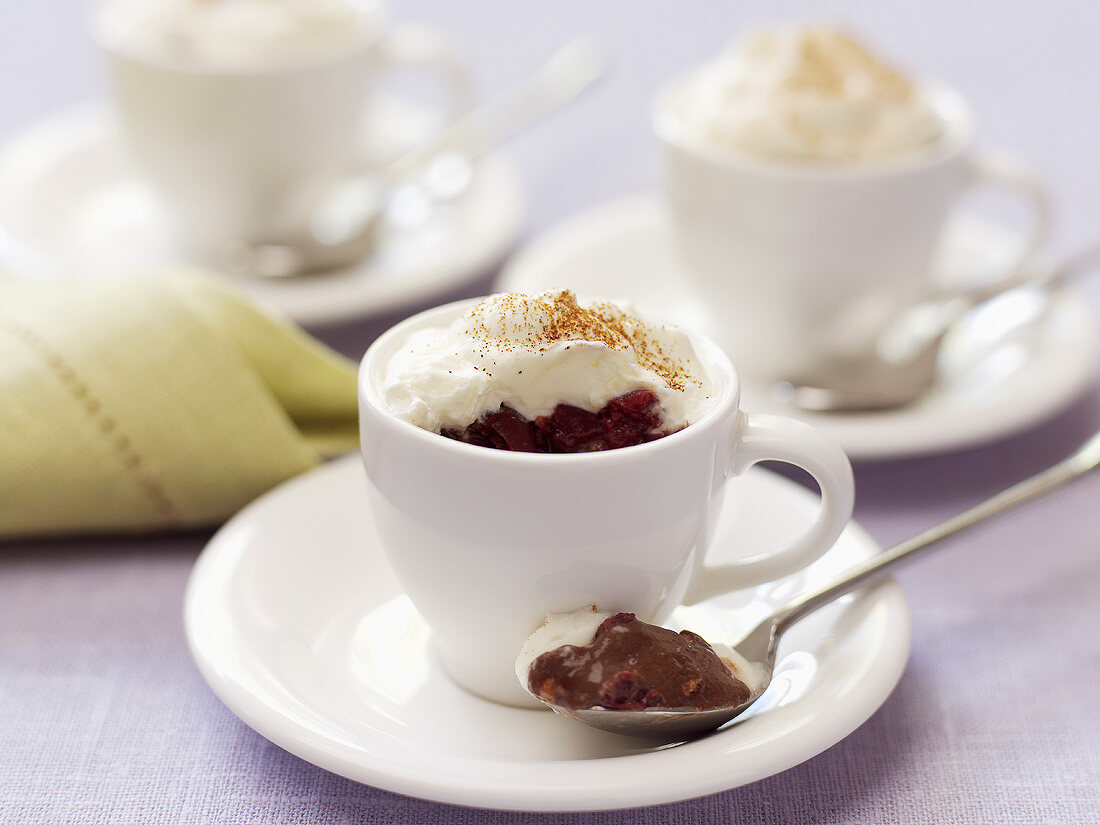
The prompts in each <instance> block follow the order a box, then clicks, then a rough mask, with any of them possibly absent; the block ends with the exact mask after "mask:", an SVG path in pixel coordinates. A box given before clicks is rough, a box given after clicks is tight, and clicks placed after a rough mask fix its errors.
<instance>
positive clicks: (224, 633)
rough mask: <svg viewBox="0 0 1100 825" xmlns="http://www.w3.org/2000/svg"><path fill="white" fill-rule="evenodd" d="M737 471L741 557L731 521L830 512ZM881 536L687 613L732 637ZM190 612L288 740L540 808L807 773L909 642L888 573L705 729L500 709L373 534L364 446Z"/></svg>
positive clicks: (229, 552) (248, 512) (812, 630)
mask: <svg viewBox="0 0 1100 825" xmlns="http://www.w3.org/2000/svg"><path fill="white" fill-rule="evenodd" d="M731 483H733V484H736V485H738V487H739V491H738V492H739V496H740V497H742V498H740V499H739V500H740V501H743V502H744V506H742V507H739V508H738V512H737V513H733V512H724V513H723V515H722V519H721V522H720V529H719V533H718V536H719V540H718V543H717V544H716V551H719V552H717V555H718V556H722V555H732V554H731V553H729V548H730V547H731V546H732V542H731V541H730V539H729V538H728V536H729V535H730V531H732V530H736V531H738V535H739V536H744V537H745V541H746V542H747V543H748V544H752V545H754V546H758V547H759V546H768V545H766V544H763V542H779V541H782V540H783V539H784V538H785V537H788V536H790V535H793V533H794V532H797V531H800V530H802V529H803V528H804V526H805V525H806V523H808V521H809V519H810V518H811V517H812V516H813V514H814V513H815V512H816V507H817V502H816V499H815V497H813V496H811V495H810V494H808V493H807V492H806V491H805V490H803V489H802V488H801V487H798V486H796V485H795V484H793V483H792V482H789V481H786V480H784V479H782V478H779V477H778V476H775V475H772V474H770V473H767V472H765V471H763V470H753V471H750V473H749V474H747V475H746V476H744V477H742V478H739V479H736V480H735V481H733V482H731ZM781 514H782V515H781ZM723 537H725V538H723ZM758 542H759V543H758ZM723 549H724V550H726V552H725V553H722V552H720V551H721V550H723ZM878 549H879V548H878V547H877V545H876V544H875V543H874V541H873V540H872V539H871V538H870V537H869V536H867V534H866V533H864V532H863V530H862V529H860V528H859V527H858V526H856V525H852V526H850V527H849V528H848V529H847V530H846V531H845V533H844V535H843V536H842V537H841V539H840V541H838V543H837V544H836V546H835V547H834V548H833V549H832V550H830V551H829V552H828V553H827V554H826V555H825V557H824V558H822V559H821V560H819V561H818V562H817V563H816V564H815V565H813V566H812V567H810V568H808V569H807V570H806V571H803V573H802V574H799V576H797V577H794V578H793V579H788V580H784V581H781V582H778V583H774V584H772V585H768V586H766V587H763V588H760V589H758V590H757V591H756V592H755V593H753V592H745V593H737V594H732V595H730V596H727V597H723V598H722V599H718V600H714V601H712V602H708V603H706V604H704V605H700V606H696V607H694V608H690V609H685V608H682V609H681V610H680V611H678V614H677V617H676V618H677V620H678V621H679V622H680V623H681V626H683V625H684V624H687V625H690V626H691V627H693V628H695V629H697V630H698V631H699V632H701V633H703V634H704V635H705V636H706V637H707V638H710V639H712V640H715V641H729V640H730V639H731V638H735V637H737V636H738V634H740V633H742V632H744V631H745V630H746V629H747V628H748V627H750V626H752V625H753V624H755V622H756V621H758V620H759V619H761V618H763V616H764V615H766V613H767V612H769V611H770V608H771V607H772V606H773V605H776V604H778V603H780V602H782V601H786V600H787V599H789V598H790V597H791V596H792V595H793V594H794V592H795V590H796V588H799V587H802V586H805V585H808V584H812V583H817V582H821V581H823V580H824V579H825V578H826V577H831V576H832V575H835V573H836V572H837V571H839V570H840V569H841V568H843V567H846V566H848V565H850V564H852V563H854V562H856V561H858V560H861V559H864V558H866V557H868V556H870V555H872V554H874V553H876V552H878ZM185 625H186V631H187V636H188V639H189V641H190V644H191V649H192V652H193V654H194V656H195V660H196V661H197V663H198V666H199V669H200V670H201V671H202V674H203V676H204V677H205V678H206V681H207V682H208V683H209V684H210V686H211V687H212V688H213V689H214V692H215V693H217V695H218V696H219V697H220V698H221V699H222V701H224V702H225V704H226V705H227V706H228V707H229V708H230V709H231V710H232V711H233V712H234V713H236V714H237V715H238V716H240V718H241V719H243V720H244V721H245V722H246V723H247V724H249V725H250V726H252V727H253V728H254V729H255V730H257V731H258V732H259V733H261V734H263V735H264V736H265V737H267V738H268V739H270V740H271V741H272V742H274V743H276V744H277V745H280V746H282V747H283V748H285V749H286V750H288V751H290V752H291V753H294V754H296V755H298V756H300V757H301V758H303V759H306V760H308V761H310V762H312V763H314V764H316V765H319V766H321V767H323V768H326V769H328V770H330V771H333V772H335V773H337V774H340V775H343V776H345V777H348V778H350V779H354V780H357V781H360V782H365V783H368V784H371V785H375V786H377V787H380V788H385V789H387V790H391V791H396V792H398V793H402V794H407V795H410V796H417V797H422V798H425V799H431V800H437V801H442V802H450V803H455V804H460V805H476V806H480V807H487V808H504V809H513V810H532V811H557V810H595V809H612V808H628V807H633V806H639V805H652V804H659V803H664V802H673V801H676V800H680V799H687V798H692V797H696V796H702V795H705V794H709V793H714V792H717V791H721V790H725V789H728V788H733V787H736V786H739V785H742V784H746V783H749V782H753V781H755V780H758V779H762V778H764V777H766V776H770V775H772V774H774V773H777V772H779V771H782V770H785V769H787V768H790V767H792V766H794V765H797V764H798V763H800V762H803V761H804V760H806V759H809V758H810V757H812V756H814V755H815V754H817V753H820V752H821V751H823V750H825V749H826V748H828V747H830V746H831V745H833V744H834V743H836V742H837V741H839V740H840V739H842V738H843V737H845V736H847V735H848V734H849V733H851V732H852V731H853V730H855V729H856V728H857V727H858V726H859V725H860V724H862V723H863V722H864V721H865V720H866V719H867V718H868V717H869V716H870V715H871V714H872V713H873V712H874V711H875V709H876V708H878V707H879V706H880V705H881V704H882V702H883V701H884V700H885V699H886V697H887V696H888V695H889V693H890V691H891V690H892V689H893V687H894V685H895V683H896V682H897V680H898V678H899V677H900V675H901V673H902V670H903V669H904V667H905V662H906V658H907V656H908V651H909V611H908V606H907V603H906V600H905V596H904V594H903V593H902V591H901V589H900V588H899V587H898V585H897V584H896V583H894V582H892V581H887V582H883V583H882V584H880V585H878V586H876V587H875V588H873V589H870V590H866V591H864V592H862V593H860V594H857V595H855V596H850V597H847V598H846V599H844V600H842V601H840V602H837V603H835V604H833V605H831V606H830V607H828V608H825V609H823V610H821V611H819V612H818V613H817V614H815V615H813V616H811V617H809V618H807V619H806V620H805V621H803V622H802V623H801V624H799V625H798V626H797V627H795V628H794V629H792V631H791V632H790V634H789V636H788V638H787V639H785V640H784V646H783V647H782V648H781V650H780V662H779V666H778V668H777V671H776V680H775V682H774V683H773V685H772V689H770V690H769V691H768V692H767V693H766V694H765V696H764V697H762V698H761V700H760V704H761V707H760V710H759V711H757V712H756V713H754V714H753V715H752V716H751V718H747V719H745V720H744V721H743V722H741V723H739V724H736V725H733V726H730V727H728V728H726V729H724V730H722V731H720V732H718V733H716V734H714V735H712V736H709V737H707V738H704V739H701V740H698V741H695V742H692V743H689V744H685V745H680V746H677V747H672V748H666V749H654V750H647V749H643V748H638V747H636V746H635V745H634V744H633V742H632V741H631V740H629V739H625V738H622V737H618V736H616V735H614V734H609V733H601V732H598V731H595V730H591V729H589V728H587V727H585V726H583V725H581V724H580V723H577V722H573V721H571V720H566V719H562V718H561V717H557V716H555V715H553V714H551V713H550V712H549V711H540V710H521V709H518V708H510V707H504V706H501V705H495V704H492V703H490V702H487V701H485V700H482V699H478V698H476V697H474V696H472V695H470V694H467V693H465V692H464V691H462V690H461V689H459V688H457V687H456V686H454V685H453V684H452V683H451V682H450V681H449V680H448V679H447V678H446V677H445V676H444V675H443V674H442V672H441V670H440V667H439V665H438V664H437V663H436V661H435V659H434V657H433V656H432V655H431V653H430V651H429V649H428V647H427V641H428V636H427V630H426V629H425V627H424V625H423V624H422V622H421V620H420V619H419V617H418V615H417V614H416V612H415V611H414V610H413V608H412V607H411V605H410V604H409V602H408V600H407V599H406V598H405V597H404V596H403V595H402V594H401V588H400V587H399V586H398V584H397V583H396V581H395V580H394V578H393V574H392V573H391V572H390V569H389V567H388V566H387V564H386V562H385V561H384V559H383V557H382V554H381V550H380V549H379V547H378V545H377V544H376V540H375V538H374V535H373V530H372V526H371V519H370V515H369V513H368V511H367V508H366V482H365V478H364V475H363V470H362V465H361V463H360V460H359V458H358V456H349V457H346V458H344V459H341V460H339V461H336V462H334V463H332V464H329V465H327V466H325V467H322V468H321V469H319V470H315V471H313V472H311V473H309V474H308V475H306V476H303V477H301V478H299V479H297V480H294V481H291V482H289V483H287V484H286V485H284V486H282V487H280V488H279V489H277V490H275V491H273V492H272V493H269V494H268V495H266V496H264V497H263V498H262V499H260V500H259V501H257V502H255V503H254V504H252V505H251V506H249V507H247V508H246V509H245V510H243V511H242V512H241V513H240V514H238V515H237V516H236V517H234V518H233V519H232V520H231V521H230V522H229V523H228V524H226V525H225V526H224V527H223V528H222V529H221V530H220V531H219V532H218V533H217V535H215V536H214V538H213V539H212V540H211V541H210V543H209V544H208V545H207V547H206V549H205V550H204V551H203V553H202V555H201V556H200V558H199V560H198V562H197V564H196V565H195V569H194V572H193V573H192V576H191V581H190V583H189V586H188V590H187V595H186V600H185Z"/></svg>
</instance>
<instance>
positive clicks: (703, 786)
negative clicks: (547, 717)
mask: <svg viewBox="0 0 1100 825" xmlns="http://www.w3.org/2000/svg"><path fill="white" fill-rule="evenodd" d="M358 463H359V459H358V456H356V455H354V454H353V455H349V456H346V457H344V458H342V459H337V460H336V461H334V462H331V463H330V464H328V465H324V466H322V467H321V468H318V469H316V470H314V471H311V472H309V473H307V474H305V475H303V476H300V477H298V478H296V479H292V480H291V481H289V482H287V483H285V484H283V485H280V487H278V488H276V489H275V490H272V491H270V492H269V493H267V494H265V495H264V496H262V497H261V498H260V499H258V500H257V501H255V502H253V503H252V504H250V505H249V506H248V507H246V508H245V509H244V510H242V511H241V512H240V513H238V514H237V515H236V516H234V517H233V518H232V519H231V520H230V521H229V522H227V523H226V525H225V526H223V528H222V529H221V530H219V531H218V533H217V534H215V536H213V537H212V538H211V540H210V541H209V543H208V544H207V546H206V548H205V549H204V550H203V552H202V554H201V555H200V557H199V559H198V561H197V562H196V564H195V568H194V570H193V571H192V574H191V577H190V579H189V581H188V585H187V590H186V594H185V599H184V627H185V633H186V637H187V642H188V646H189V649H190V650H191V653H192V656H193V658H194V659H195V662H196V664H197V666H198V669H199V671H200V673H201V674H202V676H203V678H204V679H205V680H206V682H207V683H208V685H209V686H210V687H211V689H212V690H213V692H214V693H215V694H216V695H217V696H218V697H219V698H220V699H221V700H222V702H223V703H224V704H225V705H226V707H227V708H229V710H231V711H232V712H233V713H234V714H236V715H237V716H238V717H239V718H241V719H242V721H244V722H245V723H246V724H248V725H249V726H250V727H252V728H253V729H254V730H255V731H257V732H258V733H260V734H261V735H262V736H264V737H265V738H268V739H269V740H270V741H272V742H274V743H275V744H277V745H279V746H280V747H282V748H284V749H286V750H287V751H289V752H290V753H292V754H295V755H297V756H299V757H300V758H303V759H305V760H306V761H308V762H311V763H313V764H315V765H317V766H319V767H321V768H323V769H325V770H329V771H331V772H333V773H336V774H338V775H340V776H343V777H345V778H348V779H351V780H353V781H357V782H362V783H365V784H369V785H373V786H375V787H379V788H382V789H385V790H388V791H392V792H395V793H399V794H404V795H408V796H413V797H417V798H421V799H426V800H431V801H435V802H443V803H448V804H457V805H465V806H474V807H483V808H493V809H498V810H516V811H542V812H551V811H595V810H618V809H626V808H634V807H641V806H648V805H658V804H666V803H671V802H677V801H682V800H686V799H692V798H697V797H700V796H705V795H709V794H713V793H718V792H721V791H725V790H729V789H732V788H734V787H739V786H741V785H744V784H748V783H750V782H754V781H758V780H760V779H764V778H766V777H768V776H771V775H774V774H776V773H779V772H782V771H784V770H787V769H789V768H791V767H794V766H795V765H797V764H800V763H801V762H803V761H805V760H807V759H810V758H812V757H813V756H816V755H817V754H819V753H821V752H822V751H824V750H826V749H828V748H829V747H831V746H832V745H834V744H836V743H837V742H839V741H840V740H841V739H843V738H845V737H846V736H848V735H850V734H851V733H852V732H853V731H854V730H856V729H857V728H858V727H859V726H860V725H862V724H863V722H865V721H866V720H867V719H868V718H869V717H870V716H871V715H872V714H873V713H874V712H875V711H876V710H877V709H878V708H879V707H881V705H882V703H883V702H885V700H886V699H887V697H888V696H889V695H890V693H891V692H892V691H893V689H894V687H895V686H896V684H897V682H898V680H899V679H900V678H901V675H902V673H903V672H904V670H905V666H906V663H907V661H908V656H909V649H910V643H911V636H912V633H911V615H910V611H909V607H908V602H907V600H906V597H905V595H904V593H903V591H902V590H901V588H900V586H899V585H898V584H897V583H896V582H895V581H893V580H892V579H887V580H884V581H883V582H881V583H879V584H877V585H875V586H874V587H875V590H874V591H868V593H869V595H868V597H869V598H875V599H877V601H876V602H875V607H876V608H881V607H884V608H885V613H886V617H885V618H883V619H881V620H876V625H875V627H876V628H879V629H880V634H881V637H882V639H883V642H882V643H881V644H880V645H879V647H878V650H877V651H876V653H875V655H874V656H873V657H870V658H869V659H867V660H866V662H867V664H865V665H864V667H866V666H868V664H873V665H874V668H875V671H876V678H875V679H870V678H864V679H862V680H861V681H860V684H859V686H858V688H856V692H855V693H854V694H853V695H852V697H851V701H850V702H848V703H847V704H846V706H845V707H843V708H841V709H840V710H839V711H838V712H835V713H833V714H832V720H833V721H832V722H831V723H830V724H829V725H828V726H827V727H826V728H825V729H824V730H822V729H821V728H820V723H819V722H816V721H811V722H810V723H809V727H808V731H809V735H808V736H807V727H806V723H805V721H802V722H800V723H799V724H797V725H795V726H794V727H796V728H797V729H798V731H797V733H796V734H794V740H793V741H789V740H786V738H785V737H775V738H773V739H772V740H769V741H772V742H775V741H776V740H778V743H779V744H778V746H777V747H775V748H773V750H777V751H779V753H777V754H776V753H773V754H772V758H771V759H770V760H758V761H757V762H756V763H755V764H754V766H753V770H751V771H747V772H744V771H743V772H742V773H741V775H740V776H737V777H736V778H735V779H732V780H731V779H730V778H729V777H730V776H731V775H733V773H736V771H734V772H733V773H731V771H730V770H728V768H729V766H728V765H727V766H726V768H727V770H724V771H716V770H715V771H711V772H709V773H708V772H706V771H703V772H701V773H700V774H696V775H694V778H693V779H685V777H684V776H682V775H679V776H677V781H676V782H675V783H669V784H665V783H654V782H653V781H652V776H653V770H655V769H659V768H660V765H661V763H662V762H663V763H664V764H665V765H666V766H668V765H669V763H668V762H667V760H668V759H669V754H672V756H671V758H672V760H673V763H672V764H673V765H675V764H679V762H680V761H681V760H683V759H687V760H690V761H691V762H694V759H692V758H691V756H690V755H687V754H685V752H684V750H683V749H672V750H664V751H661V750H658V751H650V752H644V753H636V754H629V755H625V756H612V757H604V758H601V759H596V760H592V759H575V760H543V761H520V760H509V759H507V758H504V759H500V760H488V759H486V758H484V757H479V756H475V755H470V756H465V757H464V756H461V755H456V754H446V753H442V754H440V753H439V752H437V753H436V754H435V758H436V759H437V764H445V763H447V762H450V763H452V765H461V764H462V763H470V762H477V763H479V767H480V766H484V765H493V766H495V772H494V771H493V770H489V771H487V774H488V777H487V779H486V780H482V781H481V782H480V783H476V782H475V783H471V782H470V778H469V777H463V776H461V775H460V774H459V773H458V772H457V771H452V774H450V775H444V772H441V771H435V772H434V773H432V775H431V776H430V777H429V778H425V775H424V772H423V771H419V772H418V771H416V770H414V769H412V768H406V767H405V766H404V765H401V764H398V763H397V761H396V760H394V761H391V762H386V761H385V754H383V753H382V752H381V751H376V752H375V753H374V754H373V756H372V757H371V758H370V759H367V760H364V759H363V753H362V750H360V751H358V752H356V751H354V749H352V748H351V747H350V746H344V747H343V748H341V747H340V746H339V743H334V742H333V741H332V739H330V738H326V737H325V736H324V735H323V733H317V732H315V731H310V730H308V729H306V728H304V727H303V726H302V724H301V723H300V722H296V721H295V720H294V719H293V717H292V716H291V715H289V714H288V712H287V710H286V708H285V707H284V708H274V707H270V706H267V705H265V704H264V703H263V702H262V701H261V702H258V701H257V696H256V695H254V694H253V693H251V692H249V691H248V690H247V689H246V688H245V687H244V686H243V685H239V684H237V683H235V682H234V681H233V680H232V678H231V677H230V675H229V674H227V673H225V672H223V671H222V670H221V669H220V668H219V666H218V661H217V657H216V656H214V655H212V653H211V651H208V650H205V649H204V648H203V645H202V644H201V643H200V641H199V640H200V638H201V635H202V634H201V623H202V615H201V607H202V603H203V601H204V600H205V599H206V598H208V597H209V596H210V585H209V582H210V581H211V580H212V579H214V578H222V579H224V578H225V577H224V576H220V577H219V576H216V575H215V574H216V572H217V571H218V570H219V569H220V570H223V571H224V570H226V569H228V568H226V567H225V565H227V564H229V565H232V564H233V563H235V561H239V559H240V558H241V557H242V556H243V555H245V554H246V553H247V547H248V545H247V543H241V542H236V541H233V540H231V539H232V533H234V532H236V531H237V530H239V529H242V528H244V529H247V528H248V525H249V524H250V523H251V521H252V519H253V518H257V517H259V518H261V519H266V518H267V517H268V514H266V513H263V512H262V511H263V510H265V509H268V508H272V507H275V508H278V507H279V505H280V503H281V500H283V499H288V498H298V497H302V499H303V500H304V499H306V498H309V497H311V496H314V495H316V494H317V491H320V490H322V489H323V487H324V485H325V482H326V481H327V482H329V483H339V484H347V483H348V479H350V478H351V475H350V474H351V473H352V472H361V470H360V469H359V468H358ZM749 474H751V475H754V476H756V475H766V476H769V477H770V478H769V480H768V483H769V484H771V483H776V484H778V485H780V486H782V487H784V488H789V489H791V490H797V492H796V493H795V495H798V496H804V497H805V498H806V500H807V501H809V500H810V499H811V494H810V493H809V492H808V491H806V490H804V489H802V488H800V487H799V486H798V485H796V484H795V483H794V482H790V481H788V480H786V479H783V478H781V477H779V476H777V475H775V474H773V473H770V472H768V471H766V470H761V469H754V470H750V471H749ZM315 486H316V487H317V490H316V491H315V490H313V489H311V488H313V487H315ZM847 529H848V530H850V531H851V533H850V534H849V541H854V542H856V544H855V545H853V548H854V549H858V552H859V553H861V554H866V555H871V554H873V553H874V552H876V551H877V550H878V545H877V543H876V542H874V540H873V539H872V538H871V537H870V536H869V535H868V534H866V531H864V530H863V529H862V528H861V527H860V526H859V525H858V523H856V522H850V524H849V527H848V528H847ZM227 536H229V537H230V538H229V539H227ZM376 552H377V551H376ZM236 654H239V650H238V651H236V653H235V654H234V655H236ZM883 674H885V675H886V678H885V679H884V678H882V676H883ZM794 707H796V708H797V705H796V706H794ZM525 712H534V711H525ZM799 712H800V714H801V717H800V718H802V719H803V720H804V719H806V718H810V719H812V720H816V719H819V718H820V713H819V712H818V713H813V712H811V710H810V709H808V708H805V707H802V708H801V709H799ZM710 739H711V740H712V742H713V741H717V742H719V743H721V742H722V741H724V740H722V734H721V733H719V734H718V735H717V736H715V737H710ZM704 741H705V740H704ZM730 744H736V740H733V741H732V742H731V743H730ZM404 747H407V748H412V747H415V744H414V743H412V742H410V741H406V743H405V745H404ZM689 747H691V746H689ZM735 750H737V748H732V749H729V748H727V749H726V750H725V751H722V752H721V753H722V754H725V755H726V756H727V758H729V755H730V754H732V753H733V752H734V751H735ZM693 753H694V751H693ZM698 755H701V754H698ZM720 755H721V754H720ZM356 757H358V758H356ZM438 760H441V761H438ZM620 760H630V764H631V766H636V765H638V764H641V763H644V762H645V761H649V762H656V763H657V765H655V766H653V769H651V770H648V771H646V770H642V771H640V772H639V774H640V775H639V777H638V778H636V779H633V780H632V781H623V780H622V778H621V777H619V778H616V781H615V782H613V783H610V782H608V781H606V780H605V781H602V782H601V781H596V782H593V781H592V775H593V774H594V773H595V774H597V775H598V774H599V771H600V768H601V767H602V768H604V769H605V773H606V768H607V765H608V763H615V762H620ZM597 763H599V764H597ZM546 765H552V766H553V769H554V770H555V772H556V773H559V774H560V773H565V774H569V776H568V777H567V778H568V779H569V781H568V782H567V783H566V782H559V785H557V786H556V785H549V786H548V785H546V784H545V783H544V782H539V781H534V782H533V781H531V780H530V779H529V777H530V775H531V771H532V769H533V768H537V767H539V766H546ZM501 772H505V773H511V774H513V775H514V776H512V777H506V778H507V779H508V781H507V783H506V784H500V778H499V777H500V776H501ZM494 775H495V776H496V777H497V780H496V781H494V780H493V776H494ZM536 775H539V774H537V773H536ZM668 775H671V772H670V774H668ZM517 777H521V781H516V778H517ZM559 780H560V777H559ZM563 787H568V788H569V794H568V796H567V797H566V796H565V795H563V794H564V791H563ZM624 795H625V797H626V799H627V800H628V801H627V802H624V801H623V797H624Z"/></svg>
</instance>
